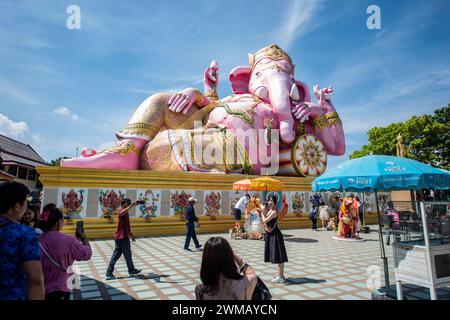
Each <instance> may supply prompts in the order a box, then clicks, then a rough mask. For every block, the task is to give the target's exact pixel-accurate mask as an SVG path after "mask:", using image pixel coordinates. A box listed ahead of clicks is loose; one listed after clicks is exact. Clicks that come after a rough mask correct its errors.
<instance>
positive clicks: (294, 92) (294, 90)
mask: <svg viewBox="0 0 450 320" xmlns="http://www.w3.org/2000/svg"><path fill="white" fill-rule="evenodd" d="M289 96H290V97H291V99H292V101H294V102H297V101H299V100H300V93H299V92H298V88H297V85H296V84H295V83H293V84H292V88H291V92H290V93H289Z"/></svg>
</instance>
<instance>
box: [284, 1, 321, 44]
mask: <svg viewBox="0 0 450 320" xmlns="http://www.w3.org/2000/svg"><path fill="white" fill-rule="evenodd" d="M322 2H323V1H322V0H292V1H291V2H290V4H289V5H288V7H287V10H286V13H287V14H286V17H287V18H286V19H283V22H282V24H281V25H280V26H279V28H278V29H277V31H276V36H277V38H278V40H277V42H278V44H279V45H280V46H281V47H282V48H284V49H286V50H287V49H289V47H290V45H291V44H292V43H293V42H294V41H295V40H296V39H297V38H299V37H301V36H303V35H305V34H307V33H309V32H311V31H313V30H314V29H316V28H318V27H319V26H321V25H323V24H324V23H325V21H324V19H323V18H322V19H314V17H315V16H316V14H317V13H318V12H319V11H320V9H321V7H322ZM283 17H285V16H284V15H283Z"/></svg>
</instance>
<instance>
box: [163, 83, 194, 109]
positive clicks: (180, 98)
mask: <svg viewBox="0 0 450 320" xmlns="http://www.w3.org/2000/svg"><path fill="white" fill-rule="evenodd" d="M197 91H198V90H197V89H194V88H187V89H183V90H181V91H178V92H177V93H175V94H174V95H172V96H171V97H170V99H169V110H170V111H173V112H178V113H180V112H183V114H186V113H187V112H188V111H189V109H190V108H191V106H192V104H193V103H194V101H195V98H196V95H197Z"/></svg>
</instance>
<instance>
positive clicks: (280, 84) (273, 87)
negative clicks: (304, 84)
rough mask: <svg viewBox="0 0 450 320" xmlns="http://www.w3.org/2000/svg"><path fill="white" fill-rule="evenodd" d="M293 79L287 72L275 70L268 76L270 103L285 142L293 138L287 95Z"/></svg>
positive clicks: (289, 100)
mask: <svg viewBox="0 0 450 320" xmlns="http://www.w3.org/2000/svg"><path fill="white" fill-rule="evenodd" d="M293 83H294V82H293V79H292V78H291V77H290V76H289V74H287V73H284V72H283V73H281V72H276V73H274V74H273V75H271V76H270V77H268V81H267V88H268V91H269V100H270V104H271V106H272V108H273V111H274V112H275V114H276V116H277V119H278V120H279V122H280V137H281V140H282V141H283V142H285V143H292V142H293V141H294V139H295V131H294V117H293V116H292V109H291V99H290V96H289V93H290V90H291V87H292V84H293Z"/></svg>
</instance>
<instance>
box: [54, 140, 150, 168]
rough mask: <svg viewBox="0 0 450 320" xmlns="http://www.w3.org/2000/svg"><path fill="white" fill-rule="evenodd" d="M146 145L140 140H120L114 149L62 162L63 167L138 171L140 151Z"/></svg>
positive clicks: (144, 141)
mask: <svg viewBox="0 0 450 320" xmlns="http://www.w3.org/2000/svg"><path fill="white" fill-rule="evenodd" d="M146 143H147V141H146V140H144V139H140V138H130V139H124V140H120V141H118V142H117V144H116V145H115V146H114V147H113V148H111V149H108V150H105V151H102V152H99V153H97V154H95V155H90V156H82V157H79V158H72V159H64V160H61V167H66V168H67V167H70V168H93V169H122V170H137V169H139V155H140V151H141V149H142V147H143V146H144V145H145V144H146Z"/></svg>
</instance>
